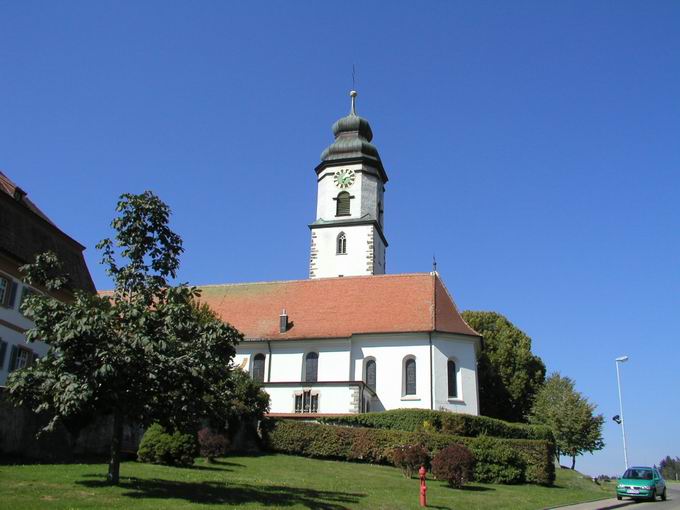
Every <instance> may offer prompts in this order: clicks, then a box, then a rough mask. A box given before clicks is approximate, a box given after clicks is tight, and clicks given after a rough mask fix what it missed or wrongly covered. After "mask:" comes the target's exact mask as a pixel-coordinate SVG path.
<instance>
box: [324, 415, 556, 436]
mask: <svg viewBox="0 0 680 510" xmlns="http://www.w3.org/2000/svg"><path fill="white" fill-rule="evenodd" d="M318 421H319V422H321V423H327V424H330V425H345V426H354V427H368V428H375V429H396V430H407V431H411V432H415V431H418V430H423V428H425V429H427V428H430V427H432V428H434V431H436V432H442V433H444V434H452V435H454V436H463V437H479V436H491V437H500V438H505V439H544V440H546V441H554V438H553V435H552V432H551V431H550V429H549V428H548V427H544V426H542V425H527V424H524V423H510V422H507V421H503V420H497V419H495V418H489V417H488V416H473V415H470V414H456V413H450V412H446V411H431V410H429V409H393V410H391V411H382V412H379V413H364V414H354V415H351V416H337V417H329V418H319V420H318ZM426 424H427V425H426ZM426 431H427V430H426Z"/></svg>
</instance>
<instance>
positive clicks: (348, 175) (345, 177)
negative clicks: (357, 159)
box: [333, 168, 356, 189]
mask: <svg viewBox="0 0 680 510" xmlns="http://www.w3.org/2000/svg"><path fill="white" fill-rule="evenodd" d="M355 178H356V175H354V171H353V170H349V169H347V168H344V169H342V170H338V171H337V172H335V174H334V175H333V181H335V185H336V186H337V187H338V188H340V189H347V188H349V187H350V186H351V185H352V184H354V179H355Z"/></svg>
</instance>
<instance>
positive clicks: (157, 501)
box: [0, 455, 612, 510]
mask: <svg viewBox="0 0 680 510" xmlns="http://www.w3.org/2000/svg"><path fill="white" fill-rule="evenodd" d="M105 474H106V465H105V464H43V465H0V507H2V508H12V509H16V510H20V509H26V508H41V509H42V508H45V509H49V508H107V509H108V508H135V509H138V508H139V509H142V508H147V509H149V508H162V509H164V510H165V509H171V508H172V509H174V508H182V509H184V508H192V509H193V508H215V507H216V506H217V505H231V506H234V507H238V508H243V509H249V508H286V509H288V508H291V509H293V508H300V509H305V508H307V509H310V508H314V509H326V510H339V509H343V508H366V509H369V508H370V509H380V508H398V509H407V508H414V509H415V508H419V506H418V485H419V482H418V480H417V479H412V480H406V479H405V478H404V477H403V476H402V475H401V472H400V471H399V470H397V469H395V468H392V467H387V466H374V465H368V464H354V463H347V462H334V461H325V460H313V459H306V458H302V457H292V456H286V455H267V456H261V457H228V458H224V459H221V460H219V461H218V463H217V464H212V465H208V464H206V463H204V462H203V461H202V460H200V461H198V462H197V465H196V466H195V467H193V468H172V467H165V466H154V465H148V464H140V463H137V462H125V463H123V465H122V466H121V482H122V483H121V485H120V486H119V487H111V486H108V485H107V484H106V483H105V482H104V477H105ZM428 489H429V490H428V503H429V506H430V508H439V509H445V508H456V509H460V508H465V509H471V510H472V509H491V508H493V509H505V508H507V509H538V508H545V507H550V506H555V505H560V504H565V503H571V502H579V501H587V500H594V499H600V498H604V497H611V496H612V494H611V492H610V491H605V490H603V489H601V488H600V487H599V486H597V485H595V484H593V483H592V482H590V481H588V480H585V479H583V478H582V476H581V475H580V474H579V473H576V472H573V471H569V470H559V472H558V476H557V482H556V484H555V487H538V486H534V485H521V486H507V485H489V484H477V483H475V484H471V485H470V487H468V488H467V489H464V490H454V489H450V488H449V487H447V486H446V485H445V484H443V483H441V482H437V481H430V482H429V483H428Z"/></svg>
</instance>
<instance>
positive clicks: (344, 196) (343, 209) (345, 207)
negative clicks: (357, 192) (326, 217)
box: [335, 191, 350, 216]
mask: <svg viewBox="0 0 680 510" xmlns="http://www.w3.org/2000/svg"><path fill="white" fill-rule="evenodd" d="M349 199H350V196H349V193H347V192H346V191H342V192H340V193H338V198H337V201H338V203H337V206H336V207H337V208H336V212H335V215H336V216H349V215H350V208H349Z"/></svg>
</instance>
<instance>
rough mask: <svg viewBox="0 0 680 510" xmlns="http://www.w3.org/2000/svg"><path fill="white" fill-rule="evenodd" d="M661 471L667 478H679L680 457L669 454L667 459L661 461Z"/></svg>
mask: <svg viewBox="0 0 680 510" xmlns="http://www.w3.org/2000/svg"><path fill="white" fill-rule="evenodd" d="M659 471H661V476H663V477H664V478H666V479H667V480H677V479H678V478H680V457H675V458H674V459H673V458H671V456H670V455H667V456H666V458H665V459H663V460H661V462H659Z"/></svg>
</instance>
